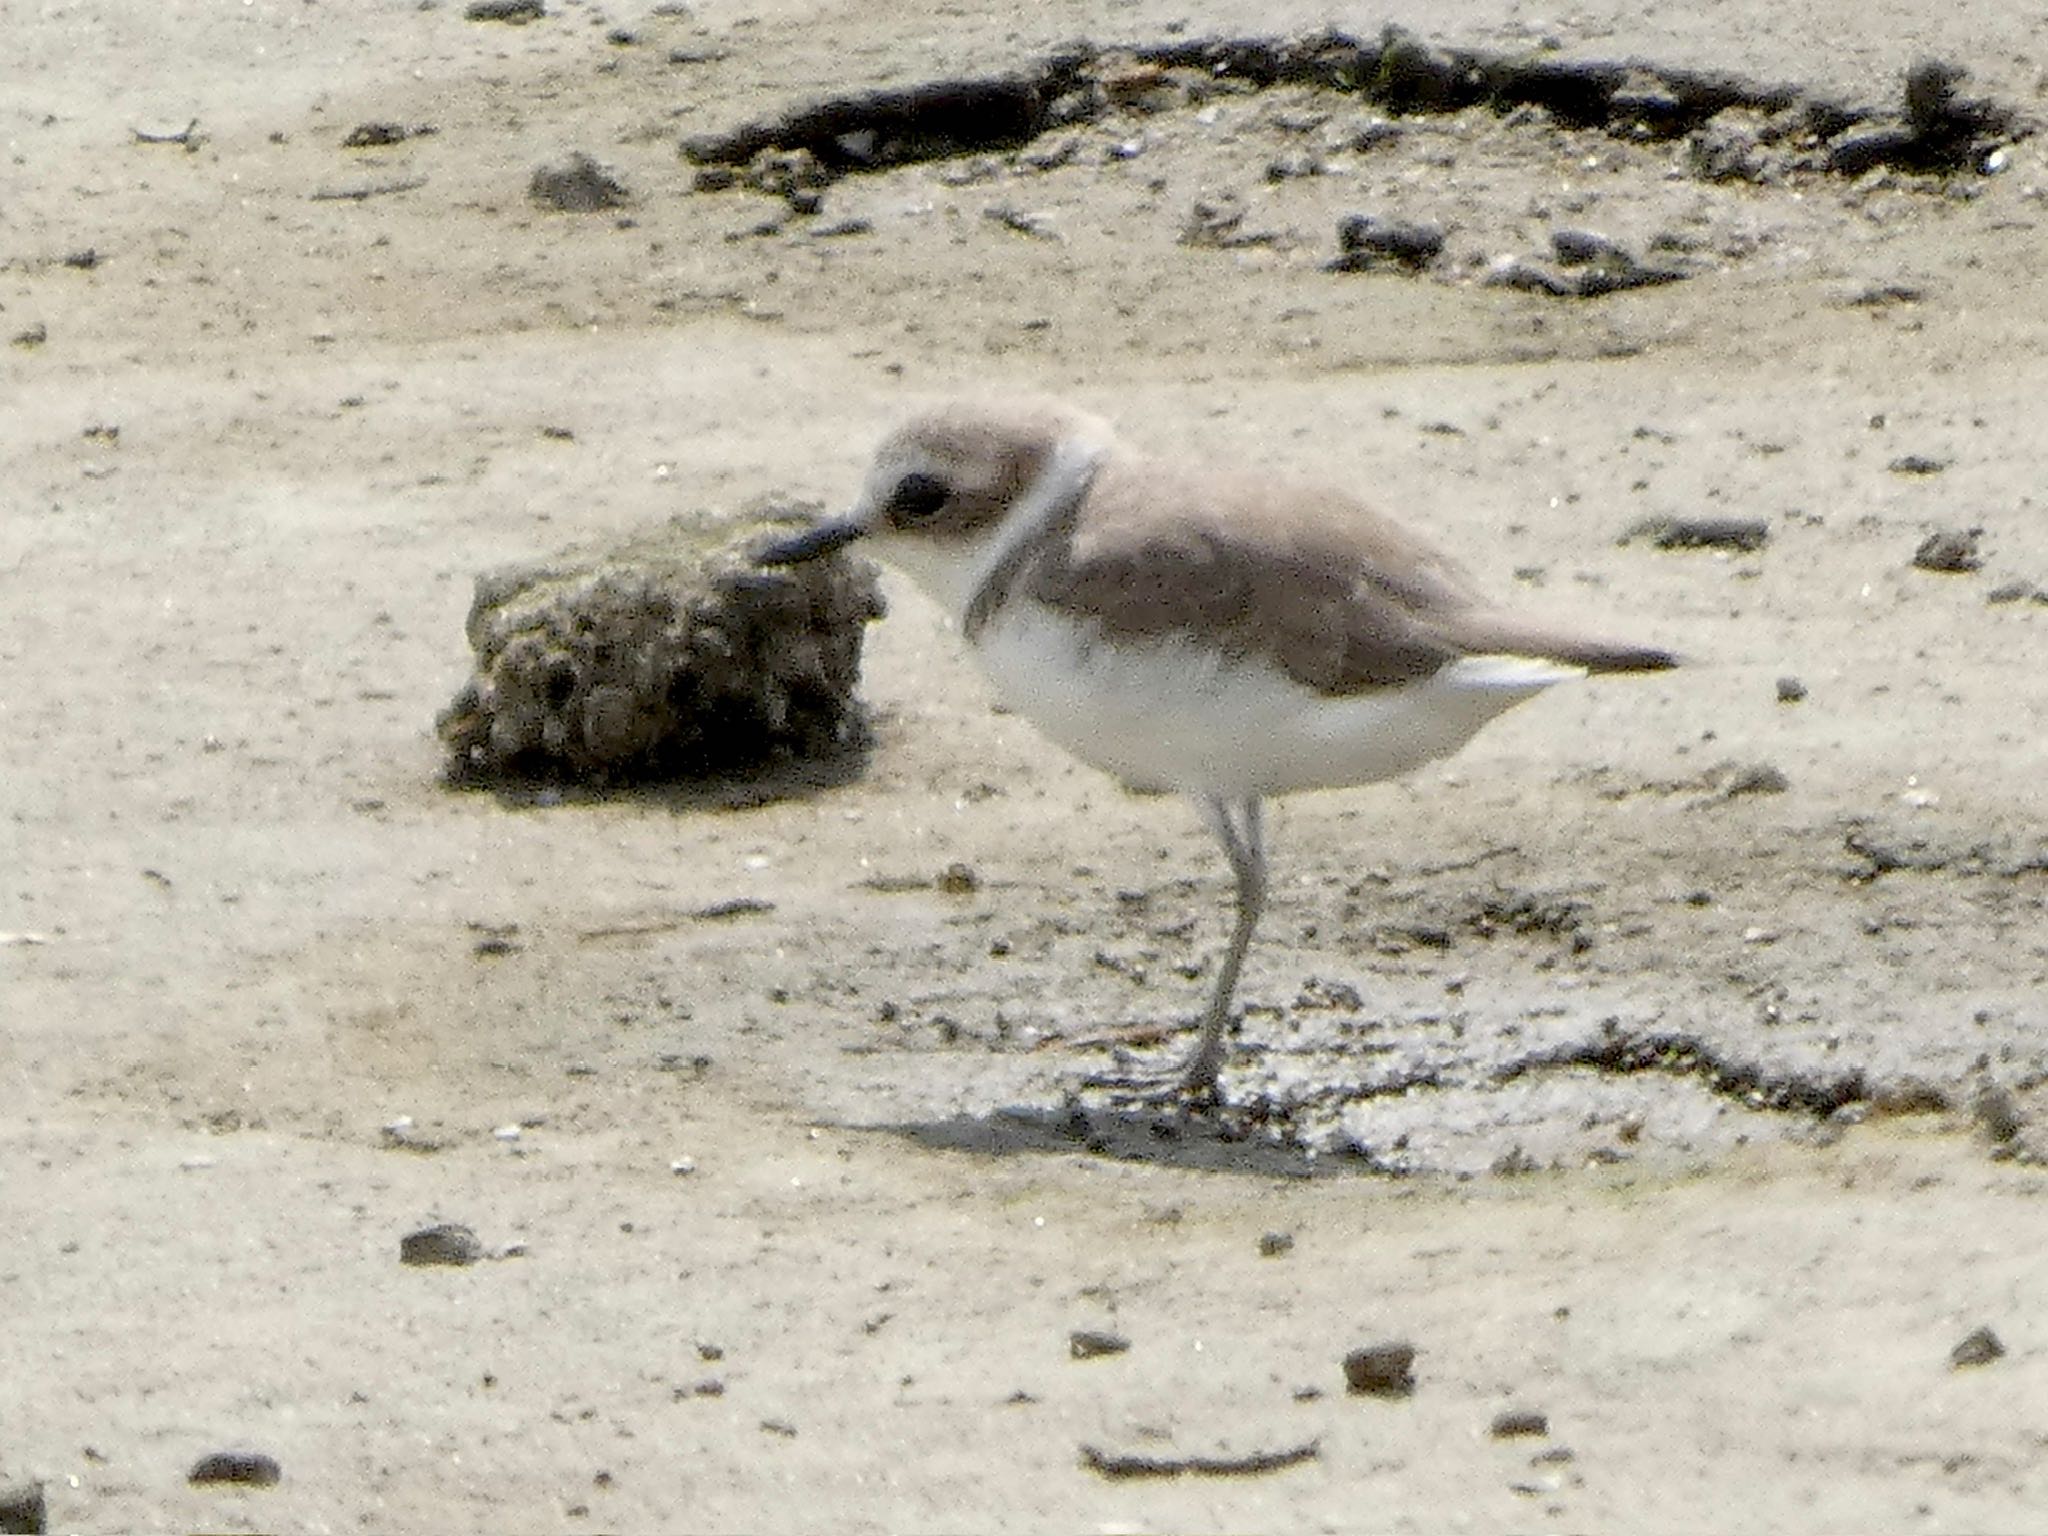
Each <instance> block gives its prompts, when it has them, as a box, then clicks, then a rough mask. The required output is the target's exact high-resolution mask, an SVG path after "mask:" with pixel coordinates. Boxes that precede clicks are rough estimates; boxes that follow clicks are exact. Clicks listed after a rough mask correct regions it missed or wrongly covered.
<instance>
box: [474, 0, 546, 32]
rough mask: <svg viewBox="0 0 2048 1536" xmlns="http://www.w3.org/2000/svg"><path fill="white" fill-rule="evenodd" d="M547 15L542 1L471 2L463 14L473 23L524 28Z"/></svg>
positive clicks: (492, 0) (477, 0) (499, 0)
mask: <svg viewBox="0 0 2048 1536" xmlns="http://www.w3.org/2000/svg"><path fill="white" fill-rule="evenodd" d="M547 13H548V12H547V7H546V6H544V5H542V4H541V0H470V5H469V8H468V9H467V10H465V11H464V12H463V13H462V14H463V15H464V16H466V17H467V18H468V19H469V20H471V21H503V22H509V23H510V24H511V25H513V26H515V27H523V26H525V25H526V24H527V23H528V22H529V21H539V20H540V19H541V18H542V17H543V16H545V15H547Z"/></svg>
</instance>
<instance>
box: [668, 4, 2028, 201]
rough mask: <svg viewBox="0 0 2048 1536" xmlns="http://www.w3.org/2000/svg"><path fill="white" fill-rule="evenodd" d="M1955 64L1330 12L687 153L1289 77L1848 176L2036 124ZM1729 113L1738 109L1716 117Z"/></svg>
mask: <svg viewBox="0 0 2048 1536" xmlns="http://www.w3.org/2000/svg"><path fill="white" fill-rule="evenodd" d="M1965 78H1966V72H1965V71H1964V70H1963V69H1961V68H1960V67H1958V66H1956V65H1954V64H1951V63H1948V62H1946V61H1940V60H1928V61H1925V62H1923V63H1920V64H1918V65H1916V66H1915V67H1914V68H1913V69H1912V70H1911V71H1910V72H1909V73H1908V75H1907V78H1906V81H1905V84H1904V89H1903V90H1902V92H1901V98H1900V100H1899V102H1898V103H1896V104H1892V105H1881V104H1875V103H1872V104H1856V103H1846V102H1841V101H1837V100H1834V99H1832V98H1828V97H1823V96H1819V95H1816V94H1814V93H1812V92H1810V91H1808V90H1806V89H1805V88H1803V87H1800V86H1797V85H1790V84H1784V83H1777V82H1762V81H1753V80H1746V79H1743V78H1741V77H1739V76H1737V75H1733V74H1720V73H1712V72H1703V71H1698V70H1691V69H1682V68H1674V67H1670V66H1665V65H1659V64H1655V63H1652V62H1647V61H1642V60H1632V59H1629V60H1601V59H1563V58H1551V57H1546V56H1542V55H1536V56H1531V55H1529V54H1527V53H1519V52H1518V53H1493V52H1489V51H1486V50H1480V49H1471V48H1449V47H1442V46H1439V45H1437V44H1434V43H1431V42H1428V41H1427V40H1425V39H1423V38H1420V37H1417V36H1416V35H1414V34H1413V33H1410V32H1407V31H1404V30H1402V29H1400V28H1398V27H1388V28H1387V29H1386V30H1385V31H1383V32H1382V33H1381V34H1380V36H1379V37H1378V38H1377V39H1365V38H1360V37H1356V36H1353V35H1352V34H1349V33H1346V32H1342V31H1338V30H1335V29H1330V30H1326V31H1322V32H1316V33H1311V34H1309V35H1306V36H1303V37H1296V38H1279V37H1210V38H1198V39H1168V40H1165V41H1161V42H1150V43H1137V44H1130V45H1124V46H1099V45H1096V44H1092V43H1084V44H1078V45H1075V46H1073V47H1071V48H1068V49H1065V50H1062V51H1060V52H1058V53H1055V54H1053V55H1050V56H1048V57H1046V58H1045V59H1043V60H1041V61H1040V62H1038V63H1037V64H1036V65H1034V66H1031V67H1028V68H1026V69H1023V70H1020V71H1016V72H1012V73H1005V74H998V75H985V76H965V77H959V78H949V79H941V80H933V81H927V82H923V83H920V84H915V85H910V86H900V87H892V88H889V89H885V90H875V91H865V92H859V93H856V94H852V95H847V96H835V97H830V98H827V99H824V100H821V101H814V102H809V103H805V104H802V105H798V106H794V107H791V108H788V109H786V110H784V111H783V112H781V113H778V114H776V115H773V116H770V117H765V118H761V119H758V120H756V121H753V122H749V123H744V124H741V125H739V126H737V127H734V128H730V129H726V130H723V131H719V132H713V133H705V134H697V135H692V136H691V137H689V138H687V139H685V140H684V141H683V145H682V149H683V153H684V154H685V155H686V156H687V157H688V158H689V159H690V160H692V161H694V162H696V163H698V164H700V165H743V164H746V163H747V162H749V161H751V160H752V159H753V158H754V157H755V156H756V155H759V154H761V153H763V152H775V151H780V152H789V151H795V150H802V151H805V152H807V153H809V154H811V155H813V156H815V157H816V158H817V160H818V161H819V163H820V164H822V165H824V166H826V167H828V168H830V169H831V170H833V171H835V172H858V171H870V170H881V169H886V168H888V167H890V166H896V165H903V164H907V163H910V162H913V161H920V160H935V159H944V158H949V157H954V156H960V155H969V154H976V153H981V152H986V151H990V150H1015V149H1021V148H1023V147H1025V146H1027V145H1029V144H1030V143H1032V142H1033V141H1034V140H1035V139H1037V138H1039V137H1040V136H1041V135H1044V134H1047V133H1050V132H1052V131H1054V130H1056V129H1059V128H1063V127H1066V126H1068V125H1071V124H1074V123H1079V122H1086V121H1090V120H1092V119H1094V118H1097V117H1099V116H1102V115H1104V114H1105V113H1108V112H1111V111H1117V110H1129V111H1142V112H1146V113H1154V114H1156V113H1160V112H1168V111H1173V110H1178V109H1183V108H1190V107H1194V106H1198V105H1199V104H1200V103H1201V102H1202V101H1204V100H1206V99H1208V98H1209V97H1210V96H1212V95H1214V94H1216V93H1217V92H1218V91H1219V90H1226V89H1238V90H1243V89H1250V90H1254V91H1258V90H1266V89H1270V88H1272V87H1276V86H1287V85H1291V86H1300V87H1307V88H1310V89H1312V90H1316V91H1323V92H1328V93H1331V94H1333V95H1337V96H1345V97H1353V98H1357V99H1360V100H1362V101H1365V102H1367V103H1370V104H1372V105H1374V106H1376V107H1378V108H1380V109H1381V110H1383V111H1386V112H1390V113H1394V114H1398V115H1402V116H1422V115H1430V114H1444V113H1454V112H1462V111H1465V110H1467V109H1470V108H1473V107H1485V108H1489V109H1491V110H1493V111H1495V112H1497V113H1500V114H1503V115H1506V114H1509V113H1512V112H1514V111H1516V110H1517V109H1524V108H1526V109H1533V110H1534V111H1537V112H1540V113H1542V114H1545V115H1547V116H1549V117H1550V118H1552V119H1554V120H1555V121H1557V122H1560V123H1563V124H1566V125H1568V126H1571V127H1581V128H1586V127H1591V128H1601V129H1604V130H1606V131H1607V132H1609V133H1612V134H1615V135H1617V136H1620V137H1624V138H1628V139H1632V140H1643V139H1677V138H1682V137H1685V136H1686V135H1689V134H1699V133H1703V132H1705V131H1706V130H1709V129H1716V130H1718V131H1717V132H1715V133H1712V134H1710V135H1709V136H1708V138H1706V139H1705V140H1703V141H1702V142H1701V143H1699V144H1698V145H1696V146H1695V150H1696V153H1695V156H1694V160H1695V165H1696V169H1697V172H1698V174H1700V175H1701V176H1703V177H1704V178H1706V179H1709V180H1726V179H1743V180H1768V179H1773V178H1776V177H1780V176H1784V175H1789V174H1815V175H1837V176H1856V175H1862V174H1863V173H1865V172H1867V171H1870V170H1872V169H1875V168H1877V167H1879V166H1897V167H1900V168H1903V169H1907V170H1914V171H1926V172H1952V171H1960V170H1969V169H1976V168H1982V167H1983V166H1984V164H1985V161H1986V158H1987V157H1988V156H1989V155H1990V154H1991V153H1992V152H1993V151H1994V150H1995V149H1997V147H1998V146H2000V145H2001V144H2004V143H2008V142H2011V141H2012V140H2014V139H2017V138H2020V137H2024V136H2026V135H2027V134H2028V133H2030V132H2031V131H2032V129H2033V125H2032V123H2031V122H2030V121H2028V120H2026V119H2025V118H2023V117H2022V116H2021V114H2020V113H2019V112H2018V110H2017V109H2015V108H2012V107H2009V106H2006V105H2003V104H2001V103H1998V102H1995V101H1991V100H1987V99H1979V98H1967V97H1964V96H1962V95H1960V94H1959V91H1958V87H1959V86H1960V84H1961V83H1962V81H1963V80H1964V79H1965ZM1731 113H1740V114H1743V115H1744V116H1745V119H1753V120H1754V121H1753V122H1751V121H1744V122H1742V123H1739V124H1738V123H1733V122H1729V123H1722V122H1720V121H1719V120H1720V119H1722V118H1723V117H1724V116H1725V115H1727V114H1731Z"/></svg>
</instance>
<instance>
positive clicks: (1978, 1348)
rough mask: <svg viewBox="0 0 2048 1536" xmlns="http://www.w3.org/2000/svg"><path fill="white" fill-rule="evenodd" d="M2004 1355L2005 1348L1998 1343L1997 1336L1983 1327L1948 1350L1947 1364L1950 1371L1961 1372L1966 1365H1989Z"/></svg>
mask: <svg viewBox="0 0 2048 1536" xmlns="http://www.w3.org/2000/svg"><path fill="white" fill-rule="evenodd" d="M2004 1353H2005V1346H2004V1345H2003V1344H2001V1343H2000V1342H1999V1341H1998V1335H1997V1334H1995V1333H1993V1332H1992V1331H1991V1330H1990V1328H1989V1327H1984V1328H1979V1329H1977V1330H1976V1331H1975V1332H1973V1333H1972V1334H1970V1336H1969V1337H1968V1338H1966V1339H1964V1340H1963V1342H1962V1343H1960V1344H1958V1345H1957V1346H1956V1347H1955V1348H1954V1349H1952V1350H1950V1351H1949V1352H1948V1363H1949V1367H1950V1369H1952V1370H1961V1369H1962V1368H1963V1367H1964V1366H1966V1365H1989V1364H1990V1363H1991V1362H1992V1361H1994V1360H1996V1359H1998V1358H1999V1357H2000V1356H2001V1355H2003V1354H2004Z"/></svg>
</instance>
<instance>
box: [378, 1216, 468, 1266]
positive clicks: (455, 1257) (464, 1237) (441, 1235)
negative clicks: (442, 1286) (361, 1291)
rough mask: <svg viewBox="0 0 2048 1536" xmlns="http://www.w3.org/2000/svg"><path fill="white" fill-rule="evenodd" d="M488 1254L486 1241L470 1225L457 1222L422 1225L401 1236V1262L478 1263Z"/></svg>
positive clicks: (422, 1263)
mask: <svg viewBox="0 0 2048 1536" xmlns="http://www.w3.org/2000/svg"><path fill="white" fill-rule="evenodd" d="M483 1256H484V1245H483V1244H482V1243H480V1242H478V1241H477V1236H476V1234H475V1233H474V1232H472V1231H470V1229H469V1228H468V1227H465V1226H460V1225H457V1224H456V1223H454V1222H443V1223H441V1224H440V1225H439V1226H433V1227H421V1228H420V1229H419V1231H417V1232H408V1233H407V1234H406V1235H405V1236H404V1237H402V1238H400V1239H399V1240H398V1262H399V1263H401V1264H417V1265H428V1264H458V1265H459V1264H474V1263H476V1261H477V1260H478V1259H481V1258H482V1257H483Z"/></svg>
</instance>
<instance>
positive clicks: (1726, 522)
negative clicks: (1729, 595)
mask: <svg viewBox="0 0 2048 1536" xmlns="http://www.w3.org/2000/svg"><path fill="white" fill-rule="evenodd" d="M1640 538H1647V539H1648V540H1649V541H1650V542H1651V543H1652V544H1653V545H1655V546H1656V547H1657V548H1658V549H1736V550H1742V551H1743V552H1745V553H1754V552H1755V551H1757V550H1759V549H1762V548H1763V547H1764V546H1765V545H1766V544H1768V543H1769V542H1770V541H1771V525H1770V524H1769V523H1768V522H1767V521H1765V520H1764V519H1763V518H1760V517H1650V518H1645V519H1643V521H1641V522H1640V523H1637V524H1635V525H1634V526H1632V527H1631V528H1630V529H1629V530H1628V532H1626V533H1624V534H1623V535H1622V536H1621V542H1622V543H1624V544H1629V543H1633V542H1634V541H1635V540H1637V539H1640Z"/></svg>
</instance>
